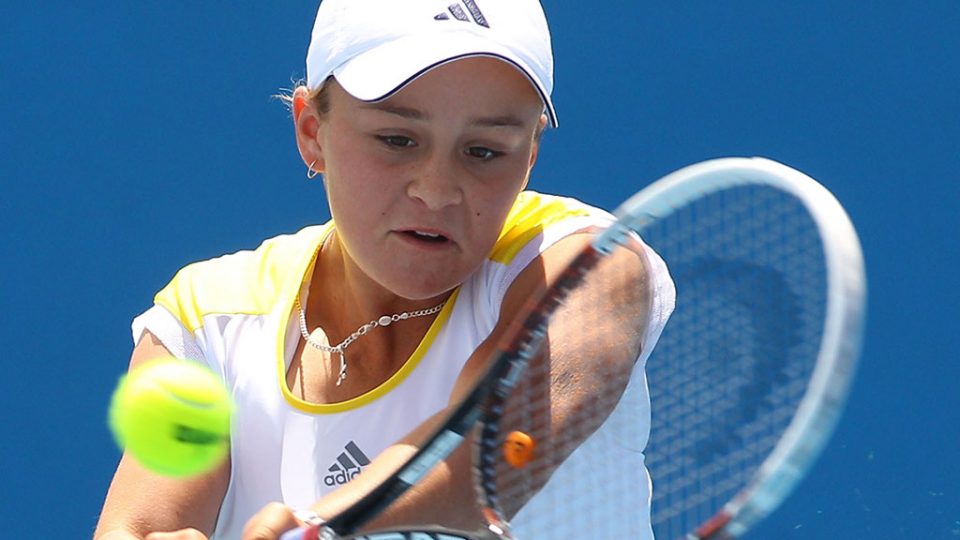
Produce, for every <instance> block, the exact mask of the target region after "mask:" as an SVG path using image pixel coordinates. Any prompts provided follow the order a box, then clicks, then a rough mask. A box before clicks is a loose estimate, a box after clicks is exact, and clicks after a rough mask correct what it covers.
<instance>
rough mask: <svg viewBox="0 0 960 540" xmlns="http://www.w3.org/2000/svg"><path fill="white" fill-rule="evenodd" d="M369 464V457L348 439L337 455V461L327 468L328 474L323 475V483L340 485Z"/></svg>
mask: <svg viewBox="0 0 960 540" xmlns="http://www.w3.org/2000/svg"><path fill="white" fill-rule="evenodd" d="M369 464H370V458H368V457H367V455H366V454H364V453H363V451H362V450H360V447H359V446H357V444H356V443H355V442H353V441H350V442H348V443H347V445H346V446H344V447H343V452H340V455H339V456H337V461H335V462H334V464H333V465H331V466H330V468H329V469H327V470H328V471H329V472H330V474H328V475H326V476H324V477H323V484H324V485H326V486H328V487H333V486H342V485H343V484H346V483H347V482H349V481H350V480H353V478H354V477H355V476H357V475H358V474H360V471H362V470H363V468H364V467H366V466H367V465H369Z"/></svg>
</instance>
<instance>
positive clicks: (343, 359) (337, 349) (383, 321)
mask: <svg viewBox="0 0 960 540" xmlns="http://www.w3.org/2000/svg"><path fill="white" fill-rule="evenodd" d="M294 302H295V303H296V305H297V311H299V312H300V333H301V334H303V339H305V340H306V341H307V343H308V344H309V345H310V346H311V347H313V348H315V349H319V350H321V351H323V352H327V353H330V354H331V355H333V354H338V355H340V374H339V375H338V376H337V386H340V384H341V383H343V380H344V379H346V378H347V356H346V355H345V354H344V352H345V351H346V350H347V347H349V346H350V344H351V343H353V342H354V341H356V340H357V338H359V337H360V336H362V335H364V334H366V333H367V332H369V331H370V330H373V329H374V328H376V327H378V326H390V325H391V324H393V323H395V322H397V321H405V320H407V319H414V318H416V317H424V316H426V315H433V314H434V313H438V312H439V311H440V310H441V309H443V306H444V304H446V303H447V301H446V300H444V301H443V302H440V303H439V304H438V305H436V306H433V307H432V308H428V309H419V310H417V311H405V312H403V313H395V314H393V315H384V316H382V317H380V318H378V319H374V320H372V321H370V322H368V323H366V324H364V325H363V326H361V327H360V328H357V331H356V332H354V333H352V334H350V335H349V336H347V339H345V340H343V341H341V342H340V344H339V345H335V346H333V347H331V346H330V345H324V344H323V343H320V342H319V341H317V340H316V339H314V338H313V336H312V335H311V334H310V332H308V331H307V313H306V311H304V309H303V306H301V305H300V298H299V297H297V298H295V299H294ZM301 362H302V361H301Z"/></svg>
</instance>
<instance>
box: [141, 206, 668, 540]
mask: <svg viewBox="0 0 960 540" xmlns="http://www.w3.org/2000/svg"><path fill="white" fill-rule="evenodd" d="M611 220H612V217H611V216H610V215H609V214H608V213H606V212H604V211H602V210H599V209H596V208H593V207H590V206H587V205H585V204H583V203H580V202H579V201H576V200H573V199H569V198H562V197H556V196H550V195H542V194H539V193H535V192H531V191H527V192H524V193H522V194H521V195H520V197H519V198H518V200H517V202H516V204H515V205H514V208H513V209H512V211H511V213H510V215H509V216H508V219H507V222H506V224H505V226H504V229H503V231H502V233H501V235H500V238H499V240H498V241H497V244H496V246H495V247H494V249H493V251H492V252H491V254H490V256H489V257H488V258H487V260H486V261H485V262H484V263H483V264H482V265H481V266H480V268H478V269H477V270H476V271H475V272H474V273H473V274H472V275H471V276H470V277H469V278H468V279H467V281H466V282H464V283H463V284H462V285H461V286H460V287H459V288H458V289H457V290H456V291H455V293H454V295H453V296H451V299H450V300H449V301H448V302H447V304H446V305H445V306H444V308H443V310H442V311H441V312H440V314H439V315H438V316H437V318H436V320H435V321H434V323H433V325H432V326H431V328H430V329H429V331H428V332H427V334H426V336H425V337H424V338H423V340H422V342H421V343H420V345H419V347H418V348H417V349H416V351H415V352H414V353H413V355H411V357H410V358H409V359H408V360H407V362H406V363H405V364H404V366H403V367H402V368H401V369H400V370H399V371H398V372H397V373H396V374H395V375H394V376H392V377H391V378H390V379H389V380H387V381H386V382H385V383H383V384H382V385H380V386H379V387H377V388H374V389H373V390H371V391H370V392H368V393H366V394H363V395H361V396H359V397H357V398H355V399H351V400H349V401H344V402H340V403H333V404H323V405H320V404H313V403H307V402H304V401H301V400H300V399H298V398H297V397H296V396H294V395H293V394H292V393H291V392H290V390H289V389H288V388H287V385H286V376H285V374H286V372H287V369H288V366H289V365H290V362H291V359H292V357H293V354H294V351H295V350H296V347H297V344H298V340H299V339H300V330H299V326H298V320H297V314H296V313H295V310H294V299H295V297H296V296H297V295H298V294H299V293H300V290H301V285H302V283H303V280H304V278H305V277H306V276H307V275H308V271H309V270H310V268H311V267H312V263H313V259H314V257H315V255H316V253H317V251H318V249H319V247H320V245H321V244H322V242H323V239H324V238H325V236H326V235H327V234H328V233H329V231H330V230H331V228H332V223H327V224H326V225H320V226H313V227H307V228H305V229H303V230H301V231H299V232H297V233H296V234H292V235H284V236H278V237H275V238H272V239H269V240H267V241H265V242H263V244H261V245H260V246H259V247H258V248H257V249H255V250H252V251H241V252H238V253H234V254H230V255H225V256H223V257H219V258H216V259H211V260H208V261H203V262H199V263H194V264H191V265H189V266H187V267H185V268H183V269H182V270H181V271H180V272H178V273H177V275H176V276H175V277H174V279H173V280H172V281H171V282H170V283H169V284H168V285H167V286H166V287H165V288H164V289H162V290H161V291H160V292H159V293H157V295H156V297H155V299H154V301H155V305H154V306H153V307H152V308H151V309H149V310H148V311H146V312H145V313H143V314H142V315H140V316H139V317H137V318H136V319H134V321H133V337H134V340H135V341H137V340H139V338H140V337H141V336H142V334H143V332H144V331H145V330H149V331H150V332H151V333H152V334H154V335H155V336H157V337H158V338H159V339H160V340H161V342H162V343H163V344H164V345H165V346H166V347H167V349H169V350H170V352H171V353H172V354H174V355H175V356H178V357H181V358H188V359H194V360H197V361H200V362H202V363H204V364H206V365H207V366H209V367H210V368H211V369H212V370H213V371H214V372H216V373H218V374H220V376H221V377H222V378H223V380H224V381H225V383H226V385H227V387H228V388H229V390H230V393H231V395H232V396H233V398H234V400H235V404H236V412H235V415H234V421H233V426H232V430H231V473H230V483H229V487H228V488H227V493H226V496H225V498H224V500H223V503H222V506H221V510H220V515H219V518H218V521H217V527H216V532H215V534H214V537H213V538H216V539H233V538H239V537H240V533H241V531H242V530H243V526H244V524H245V523H246V521H247V520H248V519H249V518H250V517H251V516H253V515H254V514H255V513H256V512H257V511H258V510H260V509H261V508H262V507H263V506H264V505H265V504H267V503H269V502H272V501H282V502H284V503H286V504H288V505H290V506H292V507H294V508H302V507H306V506H309V505H310V504H312V503H313V502H315V501H316V500H318V499H320V498H322V497H323V496H324V495H326V494H328V493H329V492H330V491H332V490H334V489H335V488H337V487H338V486H340V485H341V484H343V483H344V482H346V481H348V480H349V479H350V478H352V477H353V476H355V475H356V474H358V473H359V472H360V471H361V470H362V468H363V467H364V466H365V465H366V464H367V463H369V461H370V460H371V459H372V458H373V457H374V456H376V455H377V454H378V453H380V452H381V451H382V450H383V449H385V448H386V447H387V446H389V445H390V444H392V443H393V442H395V441H396V440H398V439H400V438H401V437H402V436H404V435H406V434H407V433H408V432H409V431H410V430H412V429H413V428H414V427H416V426H417V425H418V424H420V423H421V422H422V421H423V420H425V419H426V418H428V417H429V416H431V415H432V414H434V413H436V412H437V411H439V410H440V409H442V408H443V407H445V406H446V404H447V401H448V397H449V395H450V392H451V390H452V388H453V384H454V381H455V380H456V378H457V376H458V374H459V373H460V370H461V368H462V367H463V365H464V363H465V362H466V361H467V359H468V358H469V357H470V354H471V353H472V352H473V351H474V350H475V349H476V347H477V346H478V345H479V344H480V343H481V342H482V341H483V340H484V339H485V338H486V337H487V336H488V335H489V334H490V332H491V331H492V330H493V328H494V326H495V325H496V322H497V318H498V314H499V311H500V302H501V300H502V299H503V297H504V294H505V293H506V291H507V289H508V287H509V286H510V284H511V283H512V282H513V280H514V279H515V278H516V277H517V275H518V274H519V273H520V272H521V271H522V270H523V269H524V267H526V266H527V264H529V263H530V262H531V261H532V260H533V259H534V258H536V257H537V256H538V255H539V254H540V253H541V252H543V251H544V250H545V249H546V248H547V247H549V246H550V245H552V244H554V243H555V242H556V241H558V240H559V239H561V238H563V237H565V236H568V235H570V234H573V233H576V232H579V231H583V230H585V229H589V228H593V227H597V226H604V225H607V224H609V223H610V221H611ZM647 255H648V262H649V267H650V268H651V269H652V271H653V279H651V280H650V283H651V284H652V287H653V288H654V290H653V293H654V294H653V296H652V297H653V298H654V302H653V313H652V316H651V318H650V321H651V322H650V327H649V328H648V329H647V332H646V333H647V339H646V340H645V341H644V343H645V345H644V350H643V351H642V353H641V358H640V360H641V361H639V362H637V368H636V369H635V373H634V376H633V379H632V380H631V382H630V385H629V387H628V391H627V393H626V394H625V397H624V399H623V400H622V401H621V405H619V406H618V407H619V408H618V411H620V409H621V408H622V409H624V411H623V413H621V414H622V416H623V417H624V418H627V417H629V418H630V421H629V422H626V423H623V422H620V423H618V422H615V421H611V422H608V424H607V425H609V426H611V427H610V428H609V429H605V428H601V429H600V430H598V431H597V432H596V433H595V434H594V435H593V436H591V438H590V439H588V441H586V442H585V443H584V444H583V445H582V446H581V448H580V449H578V450H577V451H576V452H575V453H574V454H573V456H572V457H571V458H570V459H568V461H567V462H566V463H565V464H564V465H563V466H561V467H560V469H558V470H557V472H556V473H555V474H554V477H553V478H552V479H551V481H550V483H548V485H547V487H546V488H545V489H544V490H543V491H542V492H541V493H540V494H539V495H538V496H537V498H535V499H534V500H532V501H531V502H530V503H528V505H527V507H525V508H524V509H523V510H522V511H521V513H520V514H519V515H518V516H516V518H515V520H514V522H515V526H516V527H517V529H518V534H522V529H523V527H524V523H527V522H531V520H535V519H541V518H545V516H550V519H553V520H556V519H558V517H557V516H551V515H550V513H549V507H548V505H549V499H550V496H551V490H552V488H551V486H556V487H557V488H560V487H562V486H563V485H564V484H565V483H566V482H567V481H566V480H564V479H565V478H572V477H574V476H576V475H580V474H591V475H593V477H592V478H593V479H594V480H596V479H597V478H596V476H597V475H598V474H600V475H601V476H604V475H606V476H609V481H610V482H617V483H621V484H622V483H623V482H624V478H625V477H626V478H627V479H628V480H630V482H631V486H633V487H632V488H628V489H626V490H624V491H632V494H631V496H633V497H636V499H637V505H636V506H635V507H636V508H637V509H638V511H637V512H636V514H635V515H631V516H622V515H620V516H607V517H604V516H598V515H596V512H593V511H592V512H591V516H590V519H591V520H593V519H603V520H605V521H606V520H622V521H624V531H625V535H624V537H625V538H626V537H630V538H644V537H650V538H652V534H650V533H649V529H650V527H649V478H648V475H647V473H646V469H645V468H644V466H643V455H642V449H643V448H644V446H645V445H646V440H647V436H648V433H649V397H648V394H647V387H646V379H645V377H644V373H643V365H644V362H645V361H646V358H647V356H649V354H650V351H651V350H652V348H653V345H654V344H655V343H656V340H657V338H658V337H659V335H660V332H661V330H662V329H663V325H664V324H665V323H666V319H667V317H669V314H670V312H671V311H672V309H673V303H674V290H673V283H672V281H671V280H670V277H669V275H668V273H667V270H666V267H665V265H664V264H663V261H662V260H661V259H660V258H659V256H657V255H656V254H655V253H654V252H653V251H652V250H650V249H649V248H648V249H647ZM627 408H629V409H630V410H631V412H630V415H627V414H625V413H626V412H627V410H626V409H627ZM617 414H618V412H615V413H614V417H616V416H617ZM637 415H639V416H637ZM638 418H639V419H640V420H639V421H638V420H637V419H638ZM620 424H626V425H627V426H628V427H627V428H624V426H620V427H617V426H618V425H620ZM595 451H603V452H610V451H619V452H621V453H622V454H623V456H622V463H623V466H622V467H618V468H617V469H616V470H610V471H601V472H598V471H595V470H588V469H589V468H590V465H589V462H590V460H589V457H588V456H589V454H590V453H591V452H595ZM584 467H586V468H587V469H585V468H584ZM625 472H627V473H628V474H624V473H625ZM570 475H573V476H570ZM600 481H601V482H603V481H604V480H602V479H600ZM618 491H619V489H618ZM538 499H539V500H542V501H543V502H542V503H538ZM538 504H539V505H541V506H542V507H538ZM560 517H563V518H564V519H572V520H574V522H572V524H571V527H572V528H571V529H570V530H571V531H577V530H579V531H580V532H583V531H585V530H590V529H589V528H580V527H579V526H578V525H577V524H576V523H575V521H576V520H577V519H579V518H577V517H575V516H560ZM637 531H641V534H639V536H638V532H637ZM519 537H520V538H523V536H522V535H521V536H519Z"/></svg>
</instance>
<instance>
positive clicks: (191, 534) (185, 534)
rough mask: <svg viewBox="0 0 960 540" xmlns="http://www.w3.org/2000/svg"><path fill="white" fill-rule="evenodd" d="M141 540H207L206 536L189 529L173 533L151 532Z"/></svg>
mask: <svg viewBox="0 0 960 540" xmlns="http://www.w3.org/2000/svg"><path fill="white" fill-rule="evenodd" d="M143 540H207V535H205V534H203V533H202V532H200V531H198V530H196V529H193V528H190V529H180V530H179V531H173V532H152V533H150V534H148V535H147V536H146V537H144V539H143Z"/></svg>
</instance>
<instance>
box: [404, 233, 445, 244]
mask: <svg viewBox="0 0 960 540" xmlns="http://www.w3.org/2000/svg"><path fill="white" fill-rule="evenodd" d="M403 234H405V235H406V236H408V237H410V238H413V239H416V240H419V241H421V242H427V243H430V244H442V243H443V242H447V241H448V240H449V239H448V238H447V237H446V236H444V235H442V234H437V233H430V232H425V231H403Z"/></svg>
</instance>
